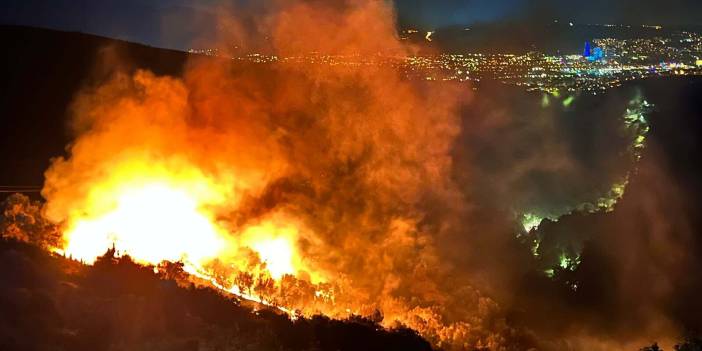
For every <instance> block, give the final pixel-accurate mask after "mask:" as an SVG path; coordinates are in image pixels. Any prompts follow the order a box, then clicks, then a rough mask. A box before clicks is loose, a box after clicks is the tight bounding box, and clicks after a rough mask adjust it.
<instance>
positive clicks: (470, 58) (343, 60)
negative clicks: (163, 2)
mask: <svg viewBox="0 0 702 351" xmlns="http://www.w3.org/2000/svg"><path fill="white" fill-rule="evenodd" d="M601 26H605V27H608V26H612V27H614V26H619V25H601ZM643 27H645V28H647V29H651V28H653V29H656V30H661V29H662V27H661V26H643ZM415 33H416V34H419V35H422V37H424V39H425V40H426V41H431V40H432V39H431V36H432V34H433V32H426V34H423V33H419V31H418V30H416V29H406V30H403V31H402V32H401V39H407V35H412V34H415ZM467 51H468V50H467ZM189 52H190V53H192V54H202V55H209V56H225V57H226V56H228V57H230V58H232V59H235V60H242V61H249V62H255V63H272V62H283V63H292V64H294V63H316V64H327V65H393V66H396V67H398V68H400V69H401V70H402V71H403V72H405V73H406V75H407V76H408V77H411V78H417V79H424V80H430V81H460V82H464V81H466V82H480V81H482V80H494V81H499V82H502V83H505V84H509V85H514V86H520V87H524V88H525V89H526V90H528V91H542V92H547V93H551V94H555V95H557V94H560V93H567V92H589V93H592V94H598V93H601V92H604V91H606V90H607V89H610V88H613V87H617V86H620V85H621V84H622V83H624V82H626V81H631V80H637V79H644V78H648V77H660V76H681V75H702V34H700V33H697V32H692V31H684V30H681V31H671V32H663V31H662V33H661V35H660V36H653V37H648V38H634V39H616V38H606V37H604V38H594V39H592V40H591V41H586V42H584V43H582V52H573V53H568V54H557V55H554V54H547V53H544V52H538V51H531V52H528V53H524V54H513V53H489V54H488V53H480V52H466V53H442V54H434V55H418V56H407V57H396V56H387V55H382V54H378V55H373V56H360V55H346V56H342V55H323V54H317V53H312V54H309V55H305V56H291V57H279V56H272V55H264V54H258V53H253V54H246V55H234V56H233V55H224V54H222V51H220V50H217V49H191V50H189Z"/></svg>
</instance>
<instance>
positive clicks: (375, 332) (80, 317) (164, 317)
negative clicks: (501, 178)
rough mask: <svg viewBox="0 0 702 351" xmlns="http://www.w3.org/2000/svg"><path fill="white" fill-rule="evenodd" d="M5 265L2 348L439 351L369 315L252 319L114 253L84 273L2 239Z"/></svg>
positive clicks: (0, 298) (261, 314) (261, 315)
mask: <svg viewBox="0 0 702 351" xmlns="http://www.w3.org/2000/svg"><path fill="white" fill-rule="evenodd" d="M0 264H2V265H3V267H5V268H4V272H3V279H2V280H1V281H0V311H2V313H1V315H2V317H0V350H70V351H80V350H91V351H94V350H129V351H132V350H349V351H358V350H369V351H370V350H379V351H380V350H383V351H387V350H398V351H400V350H401V351H410V350H431V347H430V346H429V344H428V343H427V342H426V341H424V340H423V339H421V338H420V337H419V336H417V334H416V333H414V332H413V331H411V330H408V329H398V330H394V331H386V330H384V329H382V328H380V327H379V326H378V325H377V324H375V323H374V322H371V321H369V320H365V319H361V318H351V319H348V320H344V321H338V320H330V319H328V318H326V317H321V316H320V317H314V318H312V319H305V318H300V319H298V320H296V321H294V322H293V321H291V320H290V319H288V318H287V317H286V316H283V315H280V314H278V313H274V312H272V311H270V310H259V311H258V312H255V313H254V312H253V311H252V309H251V307H250V306H247V305H245V304H243V303H241V301H239V300H237V299H234V298H228V297H226V296H223V295H221V294H219V293H217V292H216V291H214V290H212V289H209V288H198V287H195V286H191V287H189V288H182V287H179V286H178V285H177V284H176V283H175V281H173V280H169V279H163V278H164V275H157V274H155V273H154V272H153V271H152V269H151V268H147V267H143V266H140V265H137V264H135V263H133V262H132V261H131V260H130V259H128V258H121V259H116V258H113V257H112V256H111V255H109V253H108V254H107V255H106V256H104V257H102V258H100V259H99V260H98V262H97V263H96V264H95V265H94V266H84V265H82V264H80V263H78V262H75V261H71V260H68V259H65V258H62V257H58V256H53V255H50V254H49V253H47V252H46V251H44V250H41V249H39V248H37V247H34V246H30V245H28V244H23V243H19V242H15V241H6V240H4V239H0ZM174 274H176V275H177V274H178V273H177V271H176V272H173V271H170V275H171V277H172V276H173V275H174Z"/></svg>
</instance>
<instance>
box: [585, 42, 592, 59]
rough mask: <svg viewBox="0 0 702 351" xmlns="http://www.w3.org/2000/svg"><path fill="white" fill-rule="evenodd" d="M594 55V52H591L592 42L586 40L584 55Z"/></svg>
mask: <svg viewBox="0 0 702 351" xmlns="http://www.w3.org/2000/svg"><path fill="white" fill-rule="evenodd" d="M590 56H592V53H591V52H590V42H589V41H586V42H585V50H583V57H590Z"/></svg>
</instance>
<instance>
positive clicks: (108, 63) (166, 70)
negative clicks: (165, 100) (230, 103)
mask: <svg viewBox="0 0 702 351" xmlns="http://www.w3.org/2000/svg"><path fill="white" fill-rule="evenodd" d="M0 42H2V45H3V48H4V50H3V55H2V56H1V58H0V77H2V81H3V82H5V84H4V89H3V90H4V91H3V92H2V94H0V120H1V122H0V126H2V127H0V131H1V133H2V138H0V162H1V164H2V165H3V167H2V171H0V185H41V184H42V183H43V173H44V170H45V169H46V168H47V167H48V165H49V159H50V158H51V157H55V156H58V155H61V154H62V153H63V151H64V146H65V145H66V144H67V143H68V142H69V140H70V138H69V135H68V129H67V126H66V120H67V119H66V115H67V109H68V107H69V105H70V103H71V101H72V99H73V96H74V95H75V94H76V92H77V91H78V90H79V89H80V88H81V87H82V86H83V84H85V83H89V81H90V80H91V79H96V78H97V79H99V78H100V77H101V76H104V75H105V74H107V73H109V72H110V70H113V69H114V66H115V65H118V67H119V68H120V69H124V70H130V69H135V68H145V69H149V70H152V71H153V72H154V73H156V74H178V73H180V71H181V70H182V68H183V65H184V63H185V61H186V58H187V54H186V53H183V52H178V51H172V50H163V49H156V48H152V47H148V46H144V45H139V44H133V43H128V42H124V41H119V40H114V39H108V38H103V37H98V36H93V35H87V34H81V33H71V32H61V31H54V30H47V29H38V28H28V27H16V26H0ZM0 195H2V194H0Z"/></svg>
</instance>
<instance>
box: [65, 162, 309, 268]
mask: <svg viewBox="0 0 702 351" xmlns="http://www.w3.org/2000/svg"><path fill="white" fill-rule="evenodd" d="M173 177H174V178H176V177H175V176H173ZM134 183H136V184H140V185H134ZM141 183H143V184H141ZM204 184H206V183H204ZM209 186H212V185H209ZM207 188H208V185H203V183H201V184H198V186H193V184H186V183H185V182H182V181H180V182H179V181H177V180H163V179H162V180H158V181H155V180H149V181H137V182H126V185H125V184H122V183H119V182H115V183H111V182H107V185H105V186H102V187H101V186H96V190H95V192H96V193H99V196H93V197H92V198H96V199H99V201H93V202H91V203H90V204H89V208H88V209H86V210H84V212H83V214H82V215H81V216H77V218H75V219H73V220H72V221H71V222H70V223H69V224H68V225H67V228H66V229H65V231H64V240H65V245H64V248H63V249H60V250H58V251H59V252H61V253H63V254H64V255H67V256H71V257H73V258H76V259H79V260H82V261H84V262H87V263H92V262H94V261H95V259H96V258H97V257H98V256H100V255H102V254H104V253H105V251H106V250H107V249H109V248H112V247H114V248H115V249H116V251H117V252H118V253H119V254H127V255H129V256H130V257H132V258H133V259H134V260H135V261H137V262H140V263H145V264H152V265H157V264H159V263H161V262H163V261H182V262H187V264H188V265H189V266H190V268H189V269H190V270H197V271H201V272H202V271H205V269H204V267H205V266H206V265H207V264H208V263H209V262H210V261H212V260H213V259H215V258H222V257H226V256H234V255H236V253H237V252H239V251H240V250H242V248H248V249H250V250H252V251H253V252H255V253H256V254H257V255H258V257H259V259H260V261H261V263H262V267H264V270H266V271H267V273H268V274H269V275H270V277H271V278H273V279H274V280H276V281H278V280H280V279H281V278H282V277H283V276H284V275H286V274H289V275H294V274H296V273H297V272H298V270H299V268H300V267H302V263H301V262H300V259H299V257H298V255H297V253H296V251H295V246H294V244H293V241H294V239H295V236H296V235H297V230H296V228H295V227H293V226H291V225H278V224H277V223H273V222H272V221H270V220H269V221H264V222H263V223H260V224H257V225H252V226H249V227H247V228H246V229H244V230H243V231H242V232H241V233H230V232H228V231H227V229H225V228H223V227H222V226H221V225H219V224H218V223H217V220H216V215H215V213H213V211H212V210H211V205H212V204H210V203H206V199H207V198H208V197H206V196H203V193H207V191H205V192H203V191H202V190H203V189H207ZM236 268H238V269H245V268H242V267H236ZM200 275H202V274H200Z"/></svg>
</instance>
